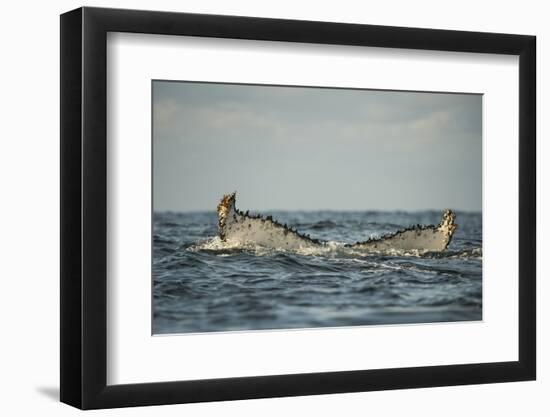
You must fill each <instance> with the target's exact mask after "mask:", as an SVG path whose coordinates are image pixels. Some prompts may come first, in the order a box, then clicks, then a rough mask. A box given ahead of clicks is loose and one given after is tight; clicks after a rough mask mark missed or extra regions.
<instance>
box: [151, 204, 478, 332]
mask: <svg viewBox="0 0 550 417" xmlns="http://www.w3.org/2000/svg"><path fill="white" fill-rule="evenodd" d="M266 214H271V215H273V217H274V218H275V219H277V220H279V221H281V222H282V223H287V224H288V225H290V226H293V227H294V228H296V229H298V230H299V231H300V232H303V233H306V234H310V235H311V237H315V238H319V239H323V240H326V241H329V242H330V244H329V245H328V246H327V247H325V248H322V249H320V250H318V251H309V252H299V253H298V252H285V251H283V250H273V249H265V248H261V247H255V246H247V247H246V248H243V247H234V246H231V245H227V244H224V243H223V242H221V241H220V240H219V238H218V237H217V215H216V213H215V212H204V213H173V212H162V213H154V217H153V222H154V225H153V252H154V256H153V333H154V334H169V333H189V332H219V331H235V330H261V329H291V328H312V327H336V326H359V325H373V324H401V323H432V322H447V321H472V320H481V319H482V249H481V247H482V221H481V214H480V213H466V212H457V218H456V222H457V224H458V225H459V228H458V230H457V231H456V232H455V235H454V237H453V239H452V241H451V244H450V245H449V247H448V249H447V250H446V251H445V252H439V253H438V252H428V253H419V252H410V253H382V254H373V253H368V252H361V251H356V250H350V249H349V248H344V247H343V245H342V244H343V243H354V242H356V241H358V240H366V239H367V238H369V237H371V236H381V235H383V234H386V233H391V232H394V231H396V230H398V229H400V228H403V227H407V226H410V225H413V224H437V223H439V221H440V220H441V212H440V211H425V212H373V211H370V212H369V211H367V212H334V211H318V212H296V211H294V212H289V211H285V212H277V211H272V212H268V213H266Z"/></svg>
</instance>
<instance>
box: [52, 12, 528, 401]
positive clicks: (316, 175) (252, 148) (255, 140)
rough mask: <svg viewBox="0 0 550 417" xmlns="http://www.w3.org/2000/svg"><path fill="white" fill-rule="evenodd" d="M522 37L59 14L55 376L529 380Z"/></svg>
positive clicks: (79, 391) (138, 395)
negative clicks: (58, 347) (58, 346)
mask: <svg viewBox="0 0 550 417" xmlns="http://www.w3.org/2000/svg"><path fill="white" fill-rule="evenodd" d="M535 102H536V100H535V37H533V36H526V35H509V34H493V33H474V32H459V31H446V30H431V29H415V28H398V27H385V26H371V25H357V24H342V23H328V22H311V21H292V20H279V19H265V18H252V17H237V16H216V15H198V14H186V13H169V12H151V11H136V10H118V9H101V8H87V7H85V8H80V9H77V10H74V11H71V12H68V13H66V14H63V15H62V16H61V164H62V165H61V220H62V222H61V267H62V268H61V312H60V314H61V401H63V402H65V403H67V404H70V405H73V406H76V407H79V408H83V409H90V408H110V407H123V406H138V405H154V404H172V403H186V402H199V401H217V400H232V399H246V398H262V397H276V396H296V395H313V394H324V393H340V392H353V391H369V390H386V389H399V388H416V387H433V386H443V385H460V384H479V383H492V382H505V381H522V380H532V379H535V375H536V351H535V344H536V343H535V341H536V334H535V328H536V317H535V299H536V297H535V288H536V287H535V246H536V238H535V237H536V209H535V201H536V193H535V159H536V158H535Z"/></svg>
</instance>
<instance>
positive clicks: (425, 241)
mask: <svg viewBox="0 0 550 417" xmlns="http://www.w3.org/2000/svg"><path fill="white" fill-rule="evenodd" d="M236 200H237V193H236V192H233V193H230V194H225V195H224V196H223V197H222V199H221V200H220V202H219V204H218V206H217V211H218V232H219V237H220V239H221V240H222V241H223V242H226V241H230V242H232V243H242V244H250V243H253V244H257V245H259V246H266V247H273V248H282V249H300V248H311V247H319V246H321V247H323V246H324V245H326V242H323V241H320V240H317V239H314V238H311V237H310V236H309V235H305V234H302V233H300V232H298V231H297V230H296V229H295V228H293V227H292V226H287V225H286V224H283V223H279V222H278V221H276V220H275V219H273V217H272V216H266V217H264V216H262V215H259V214H257V215H249V214H248V211H246V212H242V211H240V210H239V209H238V208H237V207H236V205H235V203H236ZM455 219H456V214H455V213H454V212H453V211H452V210H449V209H446V210H444V212H443V216H442V219H441V222H440V223H439V224H438V225H430V226H424V225H416V226H412V227H409V228H406V229H402V230H399V231H396V232H394V233H392V234H389V235H384V236H382V237H380V238H369V239H368V240H366V241H362V242H357V243H355V244H346V245H345V247H351V248H354V249H364V250H374V251H387V250H424V251H443V250H445V249H447V246H448V245H449V243H450V241H451V239H452V237H453V234H454V232H455V230H456V229H457V227H458V225H457V224H456V223H455Z"/></svg>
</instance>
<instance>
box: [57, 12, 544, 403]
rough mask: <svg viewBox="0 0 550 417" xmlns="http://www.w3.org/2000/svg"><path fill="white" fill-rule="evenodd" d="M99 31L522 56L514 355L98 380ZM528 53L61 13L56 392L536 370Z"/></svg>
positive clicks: (513, 376)
mask: <svg viewBox="0 0 550 417" xmlns="http://www.w3.org/2000/svg"><path fill="white" fill-rule="evenodd" d="M108 32H132V33H147V34H163V35H174V36H178V35H186V36H199V37H217V38H235V39H254V40H266V41H286V42H305V43H318V44H333V45H357V46H371V47H372V46H374V47H383V48H405V49H421V50H440V51H457V52H477V53H491V54H508V55H517V56H519V132H518V138H519V155H518V157H519V271H518V274H519V291H518V297H519V329H518V330H519V358H518V359H519V360H518V361H513V362H495V363H476V364H466V365H456V364H449V365H444V366H423V367H411V368H395V369H376V370H356V371H342V372H324V373H308V374H291V375H273V376H255V377H238V378H223V379H208V380H198V381H176V382H162V383H141V384H127V385H107V383H106V375H107V370H106V369H107V368H106V367H107V343H106V329H107V312H106V307H107V305H106V299H107V285H106V279H107V277H106V275H107V274H106V266H107V265H106V258H107V253H106V245H107V180H108V178H107V143H106V137H107V130H106V127H107V111H106V93H107V87H106V86H107V83H106V81H107V73H106V59H107V58H106V44H107V41H106V39H107V33H108ZM535 51H536V38H535V37H534V36H524V35H510V34H495V33H481V32H462V31H449V30H432V29H416V28H403V27H388V26H372V25H359V24H342V23H326V22H313V21H296V20H280V19H266V18H252V17H237V16H219V15H201V14H187V13H171V12H156V11H137V10H120V9H103V8H88V7H84V8H79V9H76V10H73V11H70V12H67V13H65V14H63V15H61V53H60V57H61V309H60V314H61V357H60V359H61V381H60V383H61V401H62V402H64V403H67V404H70V405H72V406H75V407H78V408H82V409H94V408H111V407H124V406H142V405H155V404H174V403H190V402H200V401H218V400H237V399H249V398H264V397H283V396H298V395H313V394H328V393H344V392H357V391H375V390H388V389H401V388H420V387H434V386H449V385H463V384H481V383H495V382H506V381H524V380H533V379H535V378H536V314H535V311H536V304H535V302H536V284H535V280H536V266H535V265H536V263H535V261H536V259H535V258H536V255H535V254H536V250H535V249H536V143H535V135H536V131H535V122H536V119H535V117H536V116H535V108H536V91H535V87H536V81H535V79H536V77H535V75H536V73H535V71H536V70H535V67H536V65H535V63H536V52H535Z"/></svg>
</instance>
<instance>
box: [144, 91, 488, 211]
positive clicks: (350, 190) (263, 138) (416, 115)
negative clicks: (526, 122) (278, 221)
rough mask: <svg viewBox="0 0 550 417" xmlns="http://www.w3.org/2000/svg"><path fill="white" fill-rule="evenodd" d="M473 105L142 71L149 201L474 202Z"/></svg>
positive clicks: (476, 146)
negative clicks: (147, 83)
mask: <svg viewBox="0 0 550 417" xmlns="http://www.w3.org/2000/svg"><path fill="white" fill-rule="evenodd" d="M481 103H482V96H481V95H471V94H470V95H468V94H433V93H417V92H395V91H373V90H350V89H326V88H303V87H278V86H257V85H238V84H209V83H190V82H167V81H153V187H154V188H153V197H154V203H153V204H154V210H155V211H164V210H173V211H195V210H215V207H216V205H217V203H218V200H219V199H220V197H221V196H222V194H224V193H227V192H231V191H237V193H238V200H237V206H238V207H240V208H242V209H244V210H247V209H251V210H266V209H284V210H321V209H333V210H422V209H442V208H446V207H449V208H453V209H457V210H474V211H481V201H482V199H481V186H482V177H481V173H482V170H481V161H482V153H481V152H482V138H481V136H482V134H481V107H482V104H481Z"/></svg>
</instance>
